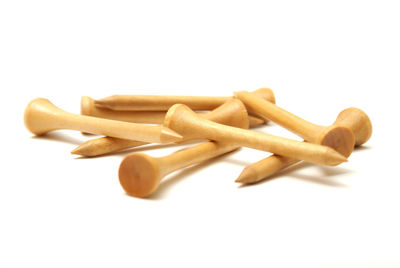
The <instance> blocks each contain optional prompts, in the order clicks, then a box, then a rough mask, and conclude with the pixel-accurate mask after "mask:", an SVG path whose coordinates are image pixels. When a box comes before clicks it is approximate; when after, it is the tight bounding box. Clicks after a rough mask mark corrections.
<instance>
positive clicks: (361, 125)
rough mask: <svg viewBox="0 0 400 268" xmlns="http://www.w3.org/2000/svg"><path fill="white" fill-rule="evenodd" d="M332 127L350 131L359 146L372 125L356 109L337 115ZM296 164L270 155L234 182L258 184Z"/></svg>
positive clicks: (293, 161)
mask: <svg viewBox="0 0 400 268" xmlns="http://www.w3.org/2000/svg"><path fill="white" fill-rule="evenodd" d="M333 125H337V126H343V127H347V128H349V129H351V131H352V132H353V133H354V136H355V140H356V142H355V145H356V146H360V145H362V144H364V143H365V142H367V141H368V140H369V138H370V137H371V134H372V124H371V121H370V119H369V117H368V115H367V114H366V113H364V112H363V111H362V110H360V109H358V108H348V109H345V110H343V111H342V112H341V113H340V114H339V115H338V117H337V119H336V121H335V122H334V123H333ZM297 162H298V160H296V159H293V158H289V157H284V156H279V155H272V156H270V157H267V158H265V159H262V160H260V161H258V162H256V163H254V164H251V165H249V166H247V167H246V168H245V169H243V171H242V173H241V174H240V176H239V177H238V178H237V179H236V182H240V183H255V182H259V181H261V180H263V179H266V178H268V177H269V176H271V175H273V174H275V173H276V172H278V171H280V170H282V169H284V168H286V167H288V166H290V165H293V164H295V163H297Z"/></svg>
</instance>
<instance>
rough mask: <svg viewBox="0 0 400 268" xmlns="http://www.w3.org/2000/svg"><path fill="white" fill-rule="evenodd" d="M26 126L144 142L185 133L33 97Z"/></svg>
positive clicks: (163, 140) (166, 140)
mask: <svg viewBox="0 0 400 268" xmlns="http://www.w3.org/2000/svg"><path fill="white" fill-rule="evenodd" d="M24 121H25V126H26V128H27V129H28V130H29V131H31V132H32V133H34V134H36V135H42V134H45V133H47V132H49V131H52V130H57V129H72V130H78V131H84V132H88V133H93V134H100V135H108V136H112V137H118V138H123V139H131V140H137V141H143V142H157V143H169V142H177V141H181V140H182V139H183V137H182V136H181V135H180V134H178V133H176V132H175V131H172V130H171V129H168V128H166V127H162V126H152V125H141V124H134V123H126V122H121V121H116V120H108V119H103V118H96V117H91V116H84V115H77V114H72V113H69V112H66V111H64V110H61V109H60V108H58V107H56V106H55V105H54V104H52V103H51V102H50V101H49V100H47V99H43V98H38V99H34V100H32V101H31V102H30V103H29V104H28V106H27V107H26V109H25V114H24Z"/></svg>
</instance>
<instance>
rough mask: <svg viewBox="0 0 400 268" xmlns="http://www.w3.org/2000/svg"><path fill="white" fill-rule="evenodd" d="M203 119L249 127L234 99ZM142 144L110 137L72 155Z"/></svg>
mask: <svg viewBox="0 0 400 268" xmlns="http://www.w3.org/2000/svg"><path fill="white" fill-rule="evenodd" d="M203 117H204V118H207V119H209V120H212V121H215V122H218V123H221V124H226V125H231V126H240V127H244V126H245V127H246V128H248V126H249V118H248V114H247V110H246V108H245V107H244V105H243V103H242V102H241V101H240V100H238V99H234V98H231V99H230V100H228V101H227V102H226V103H224V104H223V105H221V106H220V107H218V108H217V109H214V110H213V111H211V112H209V113H207V114H205V115H204V116H203ZM187 140H190V137H184V139H183V141H187ZM144 144H146V143H144V142H138V141H129V140H124V139H118V138H112V137H102V138H98V139H94V140H89V141H87V142H85V143H83V144H81V145H80V146H78V147H77V148H76V149H75V150H73V151H72V153H73V154H78V155H83V156H97V155H102V154H106V153H110V152H115V151H118V150H122V149H126V148H132V147H135V146H140V145H144Z"/></svg>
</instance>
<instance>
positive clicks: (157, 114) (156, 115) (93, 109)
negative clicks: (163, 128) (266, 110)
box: [81, 96, 272, 127]
mask: <svg viewBox="0 0 400 268" xmlns="http://www.w3.org/2000/svg"><path fill="white" fill-rule="evenodd" d="M271 101H272V100H271ZM81 114H82V115H88V116H94V117H100V118H105V119H112V120H119V121H124V122H130V123H144V124H162V123H163V122H164V118H165V114H166V111H115V110H110V109H107V108H99V107H97V106H96V105H95V100H94V99H92V98H90V97H88V96H82V98H81ZM204 115H206V114H204ZM249 122H250V127H253V126H258V125H261V124H263V123H264V122H265V120H263V119H261V118H258V117H255V116H249Z"/></svg>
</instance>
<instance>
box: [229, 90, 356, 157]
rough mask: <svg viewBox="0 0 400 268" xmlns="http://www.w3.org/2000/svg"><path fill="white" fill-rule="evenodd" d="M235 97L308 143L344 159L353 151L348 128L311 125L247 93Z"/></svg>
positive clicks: (254, 111)
mask: <svg viewBox="0 0 400 268" xmlns="http://www.w3.org/2000/svg"><path fill="white" fill-rule="evenodd" d="M235 96H236V97H237V98H239V99H240V100H241V101H243V103H244V104H245V105H246V107H247V109H248V110H249V111H251V112H252V113H255V114H257V115H259V116H261V117H263V118H267V119H269V120H271V121H273V122H275V123H277V124H278V125H280V126H282V127H284V128H286V129H288V130H290V131H292V132H294V133H296V134H298V135H299V136H300V137H302V138H303V139H305V140H307V141H309V142H312V143H316V144H321V145H326V146H329V147H331V148H333V149H335V150H336V151H338V152H340V153H341V154H343V155H344V156H346V157H348V156H349V155H350V154H351V152H352V151H353V148H354V144H355V138H354V134H353V132H352V131H351V130H350V129H349V128H348V127H345V126H341V125H335V124H334V125H331V126H328V127H324V126H320V125H316V124H312V123H310V122H308V121H306V120H304V119H302V118H300V117H298V116H296V115H294V114H292V113H289V112H288V111H286V110H284V109H282V108H280V107H278V106H277V105H275V104H273V103H271V102H268V101H265V100H263V99H261V98H259V97H258V96H256V95H254V94H252V93H250V92H247V91H239V92H235Z"/></svg>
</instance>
